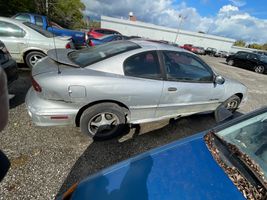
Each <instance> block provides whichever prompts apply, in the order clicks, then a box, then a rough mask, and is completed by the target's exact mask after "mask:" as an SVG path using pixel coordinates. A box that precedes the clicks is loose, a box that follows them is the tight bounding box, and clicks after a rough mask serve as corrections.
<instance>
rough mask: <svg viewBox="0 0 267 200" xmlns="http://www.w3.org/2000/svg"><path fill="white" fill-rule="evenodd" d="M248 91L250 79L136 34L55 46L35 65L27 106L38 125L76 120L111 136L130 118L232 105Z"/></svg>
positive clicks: (145, 118)
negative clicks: (87, 43)
mask: <svg viewBox="0 0 267 200" xmlns="http://www.w3.org/2000/svg"><path fill="white" fill-rule="evenodd" d="M246 94H247V88H246V86H244V85H243V84H241V83H239V82H237V81H234V80H231V79H227V78H223V77H222V76H220V75H218V74H216V73H215V72H214V71H213V70H212V69H211V67H209V66H208V65H207V64H206V63H205V62H204V61H203V60H202V59H201V58H199V57H198V56H196V55H194V54H192V53H190V52H188V51H185V50H182V49H179V48H177V47H173V46H170V45H166V44H160V43H154V42H149V41H145V40H130V41H115V42H111V43H106V44H103V45H99V46H96V47H93V48H88V49H83V50H79V51H76V50H70V49H57V50H50V51H49V52H48V56H47V57H45V58H43V59H42V60H40V61H39V62H38V63H37V64H36V65H35V67H34V68H33V70H32V88H30V89H29V91H28V94H27V97H26V105H27V108H28V112H29V115H30V116H31V118H32V120H33V122H34V123H35V124H36V125H38V126H52V125H55V126H59V125H75V126H77V127H80V128H81V131H82V132H83V133H86V134H88V135H90V136H91V137H94V138H95V139H107V138H111V137H113V136H115V135H117V134H119V133H121V132H122V130H123V128H124V127H125V124H139V123H146V122H152V121H157V120H163V119H171V118H177V117H182V116H187V115H192V114H195V113H202V112H207V111H211V112H212V111H214V110H215V109H216V108H217V107H218V106H221V105H223V106H224V107H226V108H227V109H228V110H230V111H232V112H234V111H235V110H236V109H237V108H238V107H239V106H240V104H241V103H243V102H245V101H246V99H247V96H246Z"/></svg>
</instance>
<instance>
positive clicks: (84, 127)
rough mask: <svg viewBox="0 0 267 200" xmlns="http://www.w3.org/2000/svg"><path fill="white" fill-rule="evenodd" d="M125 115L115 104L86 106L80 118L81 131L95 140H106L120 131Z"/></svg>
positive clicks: (123, 124)
mask: <svg viewBox="0 0 267 200" xmlns="http://www.w3.org/2000/svg"><path fill="white" fill-rule="evenodd" d="M125 123H126V117H125V113H124V112H123V109H122V108H121V107H120V106H118V105H117V104H113V103H100V104H97V105H94V106H92V107H89V108H87V109H86V110H85V111H84V112H83V114H82V116H81V119H80V126H81V131H82V132H83V133H85V134H87V135H89V136H90V137H93V138H94V139H95V140H106V139H110V138H113V137H115V136H117V135H119V134H121V133H122V131H123V130H124V128H125Z"/></svg>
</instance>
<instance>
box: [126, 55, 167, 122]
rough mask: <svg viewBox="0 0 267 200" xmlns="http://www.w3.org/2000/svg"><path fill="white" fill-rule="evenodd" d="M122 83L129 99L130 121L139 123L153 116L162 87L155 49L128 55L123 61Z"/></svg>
mask: <svg viewBox="0 0 267 200" xmlns="http://www.w3.org/2000/svg"><path fill="white" fill-rule="evenodd" d="M123 67H124V74H125V76H126V77H127V79H125V81H126V82H125V83H123V85H124V86H125V88H126V89H127V91H125V92H124V94H126V97H127V99H128V100H129V102H128V106H129V108H130V110H131V122H132V123H140V122H146V121H151V119H154V118H155V113H156V109H157V106H158V103H159V100H160V97H161V92H162V88H163V77H162V71H161V69H160V64H159V60H158V54H157V52H156V51H145V52H141V53H137V54H135V55H132V56H130V57H129V58H127V59H126V60H125V61H124V64H123Z"/></svg>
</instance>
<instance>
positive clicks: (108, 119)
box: [88, 112, 119, 135]
mask: <svg viewBox="0 0 267 200" xmlns="http://www.w3.org/2000/svg"><path fill="white" fill-rule="evenodd" d="M118 125H119V118H118V116H117V115H115V114H114V113H110V112H102V113H98V114H96V115H95V116H93V117H92V118H91V119H90V120H89V123H88V130H89V132H90V133H92V134H93V135H96V134H99V135H108V134H110V133H112V132H115V131H116V130H117V128H118Z"/></svg>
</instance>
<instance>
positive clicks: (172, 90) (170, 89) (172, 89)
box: [168, 87, 177, 92]
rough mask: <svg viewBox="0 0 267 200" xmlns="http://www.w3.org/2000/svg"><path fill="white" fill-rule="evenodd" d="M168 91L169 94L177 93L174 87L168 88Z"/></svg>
mask: <svg viewBox="0 0 267 200" xmlns="http://www.w3.org/2000/svg"><path fill="white" fill-rule="evenodd" d="M168 91H169V92H174V91H177V88H175V87H169V88H168Z"/></svg>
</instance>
